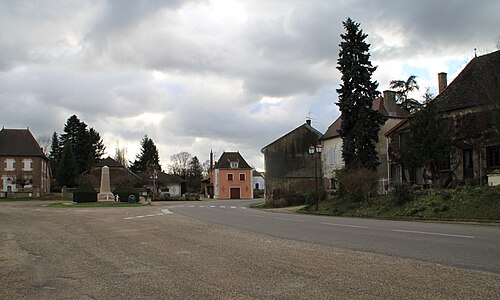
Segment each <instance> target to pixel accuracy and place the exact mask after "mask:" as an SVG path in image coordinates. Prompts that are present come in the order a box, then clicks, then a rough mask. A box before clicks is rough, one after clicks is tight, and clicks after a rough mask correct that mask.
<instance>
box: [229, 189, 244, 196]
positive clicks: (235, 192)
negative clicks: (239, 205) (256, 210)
mask: <svg viewBox="0 0 500 300" xmlns="http://www.w3.org/2000/svg"><path fill="white" fill-rule="evenodd" d="M229 193H230V195H229V196H230V198H231V199H241V193H240V188H239V187H238V188H230V189H229Z"/></svg>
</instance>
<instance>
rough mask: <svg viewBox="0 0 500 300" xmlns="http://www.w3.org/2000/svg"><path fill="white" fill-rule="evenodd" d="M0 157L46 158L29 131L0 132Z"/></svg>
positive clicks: (10, 130)
mask: <svg viewBox="0 0 500 300" xmlns="http://www.w3.org/2000/svg"><path fill="white" fill-rule="evenodd" d="M0 155H2V156H41V157H46V156H45V154H44V153H43V151H42V149H41V148H40V145H38V142H37V141H36V140H35V138H34V137H33V135H32V134H31V132H30V131H29V129H5V128H3V129H2V130H0Z"/></svg>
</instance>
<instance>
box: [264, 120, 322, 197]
mask: <svg viewBox="0 0 500 300" xmlns="http://www.w3.org/2000/svg"><path fill="white" fill-rule="evenodd" d="M319 137H320V136H319V135H318V134H316V133H315V132H312V131H311V130H309V129H307V128H306V127H305V126H303V127H299V128H298V129H297V130H294V131H292V132H290V133H289V134H287V135H286V136H284V137H282V138H281V139H279V140H277V141H275V142H274V143H272V144H271V145H269V146H267V147H266V148H264V149H263V154H264V163H265V168H266V190H265V192H266V202H267V203H270V202H272V195H273V190H276V189H284V190H287V191H292V192H301V193H304V194H305V193H307V192H309V191H311V190H312V189H314V182H315V179H314V175H315V174H314V170H315V168H314V159H313V157H312V156H311V155H310V154H309V150H308V149H309V146H310V145H315V144H317V143H318V139H319ZM315 158H316V163H317V170H318V176H319V177H321V175H320V174H319V173H320V171H321V161H320V158H318V157H317V156H316V157H315Z"/></svg>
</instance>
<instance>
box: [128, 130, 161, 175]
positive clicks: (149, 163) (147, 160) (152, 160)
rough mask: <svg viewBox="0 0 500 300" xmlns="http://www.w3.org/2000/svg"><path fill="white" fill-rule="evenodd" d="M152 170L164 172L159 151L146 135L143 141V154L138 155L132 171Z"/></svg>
mask: <svg viewBox="0 0 500 300" xmlns="http://www.w3.org/2000/svg"><path fill="white" fill-rule="evenodd" d="M151 168H154V169H155V170H157V171H161V170H162V169H161V165H160V156H159V155H158V149H157V148H156V145H155V144H154V142H153V140H152V139H150V138H148V136H147V135H145V136H144V138H143V139H142V141H141V152H140V153H139V154H137V156H136V158H135V161H134V162H133V163H132V165H131V166H130V170H131V171H132V172H146V171H148V169H151Z"/></svg>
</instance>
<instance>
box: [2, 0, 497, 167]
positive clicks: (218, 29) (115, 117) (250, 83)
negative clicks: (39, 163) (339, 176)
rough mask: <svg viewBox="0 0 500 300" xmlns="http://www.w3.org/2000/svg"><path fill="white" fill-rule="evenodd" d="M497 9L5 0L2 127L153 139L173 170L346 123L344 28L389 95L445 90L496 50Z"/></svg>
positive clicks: (425, 3) (426, 2)
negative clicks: (350, 26)
mask: <svg viewBox="0 0 500 300" xmlns="http://www.w3.org/2000/svg"><path fill="white" fill-rule="evenodd" d="M499 12H500V1H498V0H491V1H489V0H481V1H470V0H453V1H433V0H419V1H403V0H401V1H385V0H379V1H356V0H325V1H320V0H317V1H315V0H287V1H268V0H247V1H244V0H241V1H239V0H193V1H182V0H165V1H160V0H150V1H145V0H144V1H141V0H109V1H97V0H96V1H93V0H75V1H70V0H53V1H51V0H47V1H23V0H12V1H9V0H1V1H0V126H5V128H26V127H29V128H30V130H31V131H32V132H33V134H34V135H35V137H41V136H48V135H50V134H51V133H52V132H54V131H56V132H58V133H61V132H62V130H63V125H64V123H65V122H66V120H67V119H68V118H69V117H70V116H71V115H73V114H76V115H77V116H78V117H79V118H80V119H81V120H82V121H84V122H85V123H87V124H88V125H89V126H91V127H94V128H95V129H96V130H97V131H98V132H99V133H100V134H101V136H102V137H103V139H104V142H105V144H106V146H107V151H108V154H109V155H111V156H113V155H114V153H115V148H116V145H117V144H119V145H120V147H126V148H127V150H128V158H129V159H131V160H132V159H133V158H134V157H135V155H136V154H137V152H138V150H139V142H140V140H141V139H142V137H143V136H144V135H145V134H147V135H148V136H149V137H150V138H152V139H153V141H154V142H155V144H156V145H157V146H158V148H159V150H160V159H161V161H162V165H163V168H164V169H165V168H166V167H167V165H168V164H169V160H170V156H171V155H172V154H175V153H178V152H181V151H187V152H189V153H191V154H192V155H196V156H198V157H199V159H200V161H205V160H206V159H208V155H209V152H210V149H213V150H214V152H215V153H216V155H217V156H220V154H221V153H222V151H224V150H226V151H240V152H241V153H242V154H243V156H244V157H245V158H246V159H247V161H248V162H249V163H250V164H251V165H253V166H255V167H257V168H258V169H263V167H264V162H263V156H262V154H261V153H260V149H261V148H262V147H263V146H265V145H267V144H269V143H270V142H272V141H274V140H275V139H277V138H279V137H280V136H281V135H283V134H285V133H286V132H288V131H290V130H292V129H294V128H296V127H298V126H300V125H301V124H302V123H304V121H305V119H306V117H308V116H309V115H310V116H311V118H312V120H313V126H314V127H315V128H317V129H318V130H320V131H322V132H324V131H325V130H326V128H327V127H328V125H330V123H331V122H333V121H334V119H335V118H337V117H338V115H339V112H338V108H337V106H336V105H335V102H336V100H337V94H336V91H335V90H336V89H337V88H338V87H339V84H340V73H339V72H338V71H337V70H336V68H335V66H336V63H337V57H338V50H339V49H338V45H339V42H340V34H341V33H342V32H343V29H342V21H344V20H345V19H346V18H347V17H351V18H352V19H354V20H355V21H357V22H360V23H361V28H362V29H363V31H364V32H365V33H368V34H369V37H368V41H369V43H371V47H370V52H371V54H372V63H373V64H374V65H377V66H378V69H377V71H376V72H375V74H374V79H375V80H377V81H378V83H379V90H380V91H383V90H385V89H387V88H388V85H389V81H390V80H392V79H406V78H407V77H408V76H410V75H412V74H413V75H417V76H418V78H417V81H418V83H419V84H420V86H421V87H422V89H421V92H420V93H417V94H416V95H414V97H417V98H419V99H420V98H421V95H422V94H423V92H424V91H425V89H424V87H430V88H431V91H433V92H436V85H437V73H438V72H447V73H448V76H449V77H448V80H449V81H450V80H451V79H453V78H454V76H456V75H457V73H458V72H459V71H460V70H461V69H462V68H463V67H464V66H465V64H466V63H467V62H468V61H469V60H470V59H471V58H472V57H474V48H476V49H477V53H478V55H480V54H484V53H488V52H491V51H494V50H496V49H498V48H499V47H500V18H499Z"/></svg>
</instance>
